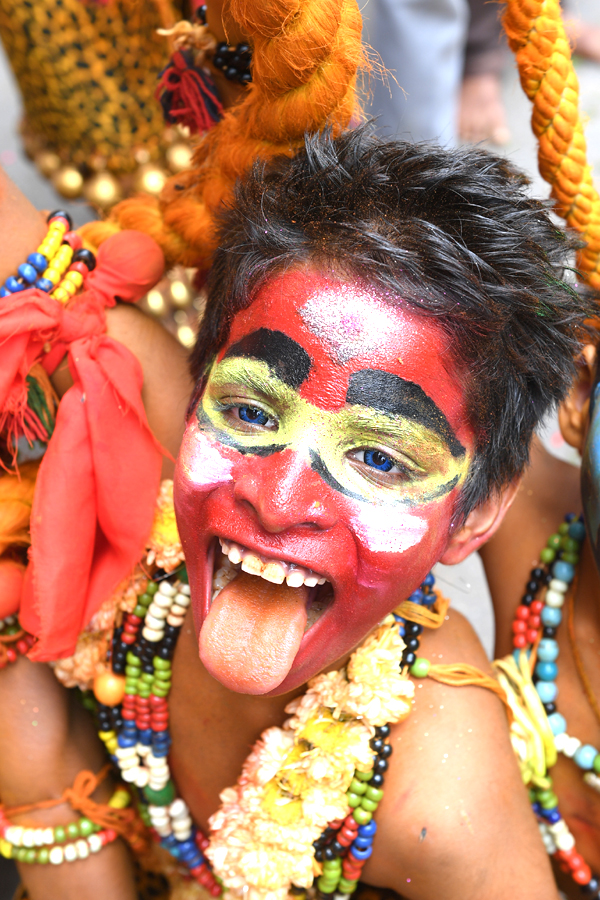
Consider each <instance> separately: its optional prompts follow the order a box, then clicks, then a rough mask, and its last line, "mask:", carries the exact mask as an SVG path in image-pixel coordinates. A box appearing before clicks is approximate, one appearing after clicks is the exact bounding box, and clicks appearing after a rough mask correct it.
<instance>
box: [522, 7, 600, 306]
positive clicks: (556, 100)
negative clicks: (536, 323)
mask: <svg viewBox="0 0 600 900" xmlns="http://www.w3.org/2000/svg"><path fill="white" fill-rule="evenodd" d="M504 29H505V31H506V34H507V37H508V43H509V45H510V48H511V50H512V51H513V53H514V54H515V57H516V60H517V65H518V67H519V76H520V79H521V86H522V88H523V90H524V91H525V93H526V94H527V96H528V97H529V99H530V100H531V102H532V103H533V112H532V116H531V126H532V129H533V132H534V134H535V136H536V138H537V139H538V142H539V149H538V165H539V170H540V174H541V176H542V178H544V179H545V181H547V182H548V183H549V184H550V185H551V187H552V191H551V196H552V198H553V199H554V200H555V201H556V211H557V213H558V214H559V215H560V216H562V217H563V218H564V219H565V221H566V222H567V224H568V225H569V226H570V227H571V228H573V229H575V230H576V231H578V232H579V233H580V234H581V237H582V238H583V240H584V241H585V243H586V246H585V247H584V248H583V249H582V250H581V251H580V252H579V255H578V260H577V264H578V268H579V270H580V272H581V274H582V276H583V277H584V278H585V279H586V281H587V282H588V283H589V284H590V285H591V286H592V287H593V288H595V289H597V290H600V197H599V196H598V192H597V191H596V189H595V188H594V183H593V180H592V171H591V167H590V166H589V165H588V162H587V155H586V141H585V136H584V133H583V124H582V121H581V116H580V113H579V81H578V79H577V75H576V74H575V70H574V68H573V63H572V62H571V48H570V46H569V41H568V39H567V36H566V33H565V29H564V25H563V21H562V17H561V11H560V2H559V0H508V2H507V7H506V13H505V15H504Z"/></svg>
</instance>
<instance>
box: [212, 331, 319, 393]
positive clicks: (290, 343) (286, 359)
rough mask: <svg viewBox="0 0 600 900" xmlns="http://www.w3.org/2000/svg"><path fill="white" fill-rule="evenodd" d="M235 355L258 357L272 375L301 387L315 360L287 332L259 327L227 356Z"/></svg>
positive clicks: (236, 344) (228, 352) (292, 385)
mask: <svg viewBox="0 0 600 900" xmlns="http://www.w3.org/2000/svg"><path fill="white" fill-rule="evenodd" d="M231 356H238V357H240V356H241V357H246V358H248V357H249V358H250V359H258V360H260V361H261V362H264V363H266V364H267V366H268V367H269V370H270V371H271V373H272V375H273V376H274V377H275V378H278V379H279V380H280V381H283V382H284V384H287V385H289V387H291V388H294V389H296V390H297V389H298V388H299V387H300V385H301V384H302V383H303V382H304V381H306V379H307V378H308V375H309V372H310V370H311V368H312V360H311V358H310V356H309V355H308V353H307V352H306V350H305V349H304V347H302V345H301V344H298V343H297V342H296V341H295V340H294V339H293V338H291V337H289V336H288V335H287V334H284V333H283V331H271V329H270V328H259V329H258V330H257V331H253V332H252V333H251V334H247V335H246V336H245V337H243V338H242V339H241V340H240V341H237V342H236V343H235V344H233V345H232V346H231V347H230V348H229V350H228V351H227V353H226V354H225V356H224V357H223V359H228V358H229V357H231Z"/></svg>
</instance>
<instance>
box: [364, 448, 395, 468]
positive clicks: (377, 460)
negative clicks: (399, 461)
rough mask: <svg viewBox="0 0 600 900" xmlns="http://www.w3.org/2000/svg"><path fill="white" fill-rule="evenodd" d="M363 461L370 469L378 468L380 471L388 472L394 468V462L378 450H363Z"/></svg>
mask: <svg viewBox="0 0 600 900" xmlns="http://www.w3.org/2000/svg"><path fill="white" fill-rule="evenodd" d="M364 454H365V455H364V461H365V463H366V464H367V465H368V466H371V468H372V469H378V471H380V472H389V471H390V470H391V469H393V468H394V462H393V460H391V459H390V458H389V456H385V454H383V453H382V452H381V451H380V450H365V451H364Z"/></svg>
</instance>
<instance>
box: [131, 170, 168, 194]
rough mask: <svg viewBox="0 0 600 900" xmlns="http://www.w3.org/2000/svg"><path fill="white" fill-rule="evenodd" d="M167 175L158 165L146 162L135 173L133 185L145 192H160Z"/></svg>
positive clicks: (137, 189)
mask: <svg viewBox="0 0 600 900" xmlns="http://www.w3.org/2000/svg"><path fill="white" fill-rule="evenodd" d="M166 180H167V176H166V174H165V172H164V170H163V169H161V167H160V166H157V165H156V164H155V163H146V165H143V166H140V167H139V169H138V170H137V172H136V175H135V182H134V186H135V189H136V191H144V192H145V193H146V194H154V195H155V196H156V195H157V194H160V192H161V191H162V189H163V187H164V186H165V181H166Z"/></svg>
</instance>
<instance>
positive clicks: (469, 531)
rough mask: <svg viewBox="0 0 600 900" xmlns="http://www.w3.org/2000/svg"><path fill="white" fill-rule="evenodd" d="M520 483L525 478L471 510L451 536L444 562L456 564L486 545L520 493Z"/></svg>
mask: <svg viewBox="0 0 600 900" xmlns="http://www.w3.org/2000/svg"><path fill="white" fill-rule="evenodd" d="M520 484H521V478H515V479H514V481H511V483H510V484H509V485H508V487H506V488H505V489H504V490H503V491H501V492H500V493H499V494H494V495H493V496H491V497H488V499H487V500H485V501H484V502H483V503H481V504H480V505H479V506H477V507H475V509H473V510H471V512H470V513H469V515H468V516H467V518H466V520H465V522H463V524H462V525H461V526H460V527H459V528H457V529H456V531H455V532H454V534H452V536H451V537H450V540H449V541H448V546H447V547H446V549H445V551H444V554H443V556H442V557H441V558H440V562H441V563H444V565H446V566H455V565H456V564H457V563H459V562H462V561H463V559H466V558H467V556H469V554H471V553H473V551H474V550H478V549H479V547H481V545H482V544H485V542H486V541H488V540H489V539H490V538H491V536H492V535H493V534H494V533H495V532H496V531H497V529H498V528H499V527H500V524H501V522H502V519H503V518H504V516H505V515H506V513H507V512H508V510H509V509H510V507H511V504H512V502H513V500H514V499H515V497H516V496H517V491H518V490H519V485H520Z"/></svg>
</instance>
